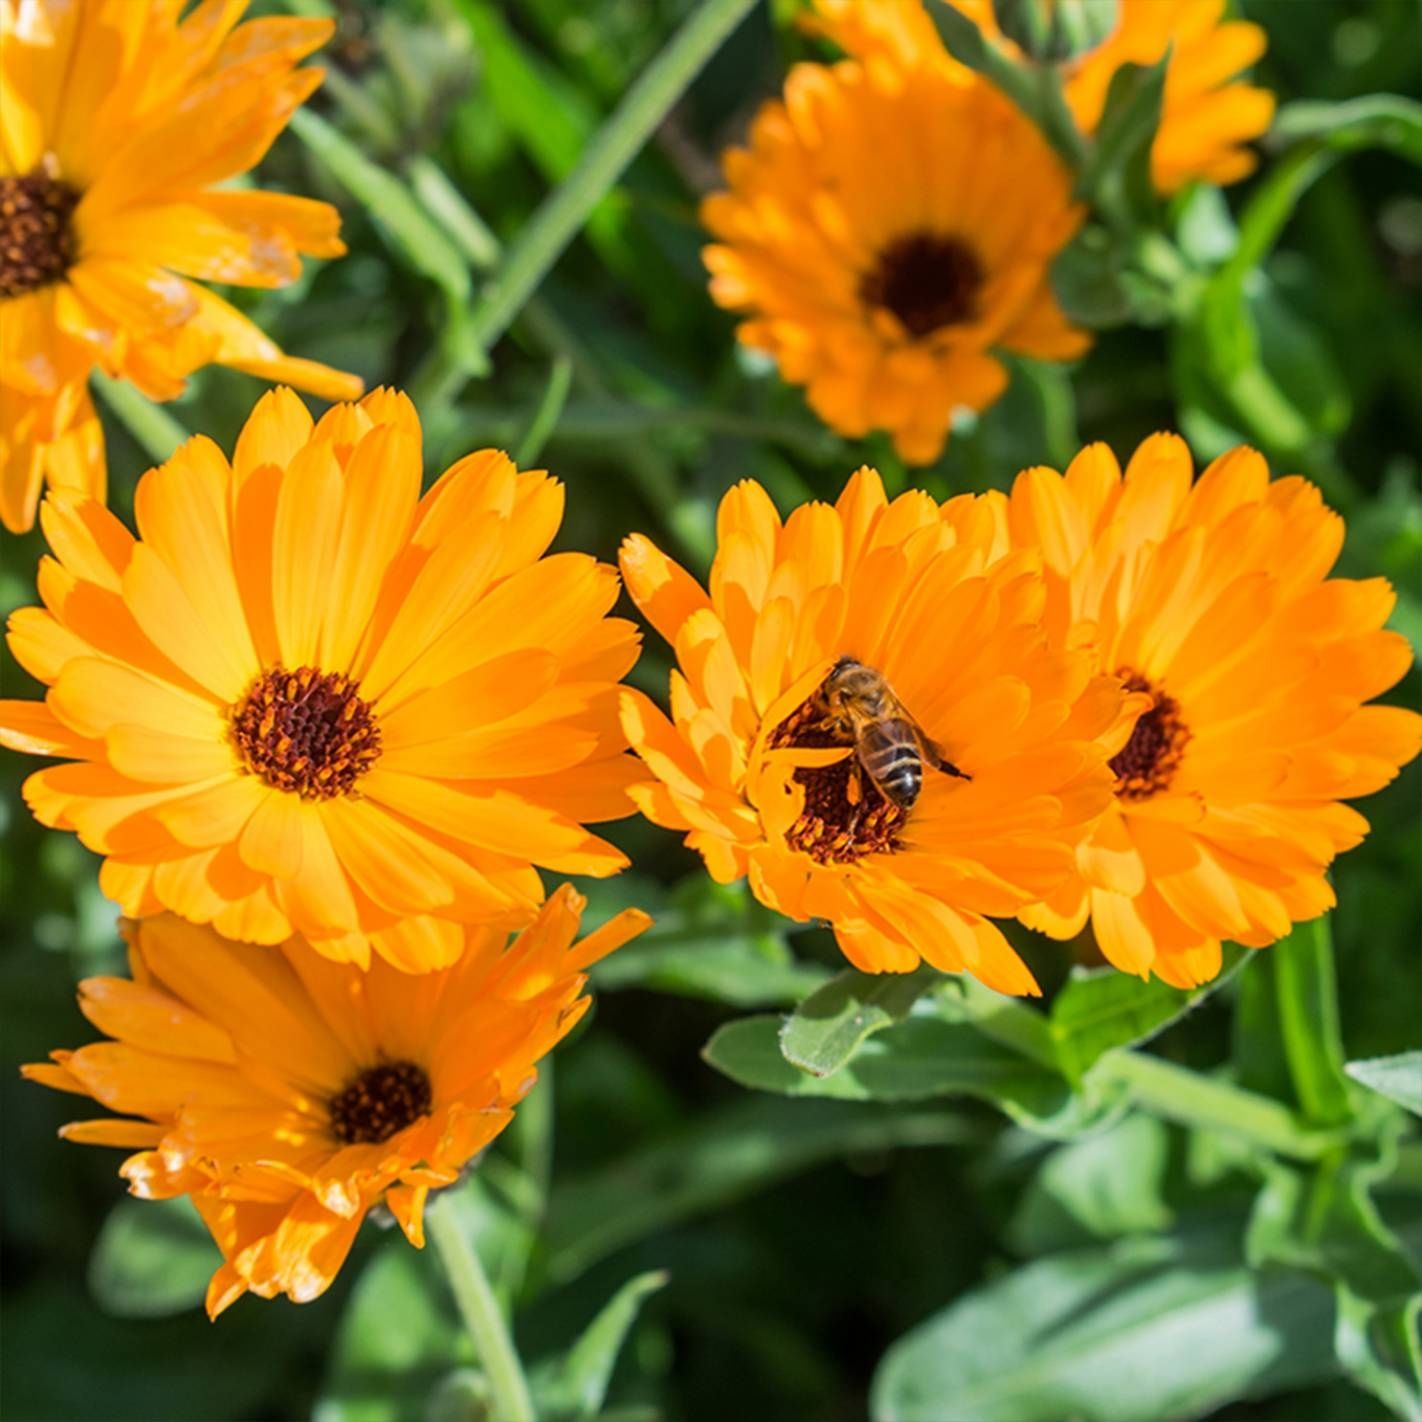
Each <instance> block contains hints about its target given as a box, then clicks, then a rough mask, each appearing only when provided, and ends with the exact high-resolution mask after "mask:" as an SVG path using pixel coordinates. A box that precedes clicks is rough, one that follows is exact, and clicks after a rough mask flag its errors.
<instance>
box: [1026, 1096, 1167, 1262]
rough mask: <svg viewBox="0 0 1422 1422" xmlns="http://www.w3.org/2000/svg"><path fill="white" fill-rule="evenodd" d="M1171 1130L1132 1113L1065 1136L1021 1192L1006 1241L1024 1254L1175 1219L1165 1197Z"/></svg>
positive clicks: (1150, 1228) (1150, 1230)
mask: <svg viewBox="0 0 1422 1422" xmlns="http://www.w3.org/2000/svg"><path fill="white" fill-rule="evenodd" d="M1170 1169H1171V1153H1170V1128H1169V1127H1168V1126H1167V1125H1165V1123H1164V1122H1162V1121H1158V1120H1155V1119H1154V1118H1153V1117H1151V1116H1144V1115H1139V1114H1132V1115H1129V1116H1127V1117H1125V1118H1124V1119H1123V1120H1120V1121H1118V1122H1116V1124H1115V1125H1113V1126H1111V1127H1110V1128H1109V1129H1107V1130H1104V1131H1101V1132H1099V1133H1098V1134H1096V1135H1091V1136H1086V1137H1084V1138H1083V1139H1081V1140H1076V1141H1068V1142H1067V1143H1066V1144H1064V1145H1061V1146H1058V1147H1057V1148H1056V1149H1055V1150H1053V1151H1052V1152H1051V1154H1050V1155H1048V1157H1047V1159H1046V1160H1045V1162H1043V1164H1042V1167H1041V1169H1039V1170H1038V1171H1037V1173H1036V1174H1035V1175H1034V1176H1033V1177H1032V1179H1031V1180H1030V1181H1029V1182H1028V1185H1027V1188H1026V1189H1025V1190H1024V1191H1023V1193H1022V1198H1021V1199H1020V1201H1019V1202H1018V1205H1017V1209H1016V1211H1015V1213H1014V1215H1013V1218H1012V1223H1011V1225H1010V1226H1009V1227H1008V1241H1009V1243H1010V1244H1011V1246H1012V1248H1014V1249H1015V1250H1018V1251H1020V1252H1022V1253H1024V1254H1049V1253H1054V1252H1056V1251H1057V1250H1060V1249H1067V1248H1076V1247H1080V1246H1082V1245H1086V1244H1092V1243H1095V1242H1098V1241H1101V1242H1104V1241H1107V1240H1112V1239H1117V1238H1119V1237H1121V1236H1122V1235H1130V1234H1157V1233H1159V1232H1160V1231H1162V1230H1166V1229H1169V1228H1170V1226H1171V1225H1172V1224H1173V1223H1174V1219H1175V1211H1174V1210H1173V1209H1172V1208H1171V1206H1170V1204H1169V1202H1168V1201H1167V1199H1166V1188H1167V1185H1168V1183H1169V1176H1170Z"/></svg>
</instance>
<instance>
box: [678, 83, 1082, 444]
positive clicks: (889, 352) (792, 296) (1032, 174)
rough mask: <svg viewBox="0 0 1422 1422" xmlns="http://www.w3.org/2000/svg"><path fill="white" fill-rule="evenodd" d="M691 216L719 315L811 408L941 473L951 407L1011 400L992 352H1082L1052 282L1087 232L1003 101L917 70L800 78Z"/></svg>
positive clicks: (1040, 147) (1026, 129)
mask: <svg viewBox="0 0 1422 1422" xmlns="http://www.w3.org/2000/svg"><path fill="white" fill-rule="evenodd" d="M724 167H725V176H726V181H727V184H728V187H729V191H727V192H723V193H716V194H713V195H712V196H710V197H708V198H707V199H706V200H705V201H704V203H703V204H702V208H701V215H702V220H703V221H704V223H705V224H706V226H707V227H708V228H709V230H710V231H711V233H712V235H713V236H714V237H715V238H716V239H717V240H716V243H715V244H714V245H712V246H709V247H707V248H706V249H705V253H704V255H705V259H706V265H707V267H708V268H709V270H710V272H711V295H712V297H713V298H714V299H715V301H716V302H717V303H718V304H719V305H721V306H724V307H727V308H728V309H730V310H732V311H736V312H739V313H742V314H743V317H744V319H743V321H742V323H741V326H740V328H739V338H740V340H741V342H742V343H743V344H744V345H747V346H750V347H752V348H754V349H756V350H760V351H764V352H766V353H767V354H769V355H771V356H772V357H774V359H775V361H776V363H777V365H778V367H779V370H780V374H781V376H782V378H784V379H785V380H787V381H789V382H791V383H792V384H797V385H803V386H805V389H806V396H807V398H808V400H809V403H810V405H811V406H812V407H813V409H814V410H815V413H816V414H818V415H819V416H820V418H821V419H822V420H824V421H825V423H826V424H827V425H829V426H830V427H831V428H832V429H835V430H837V431H839V432H840V433H841V434H845V435H849V436H852V437H858V436H861V435H864V434H867V433H868V432H869V431H870V430H871V429H884V430H887V431H888V432H889V433H890V434H891V435H892V436H893V439H894V444H895V447H896V448H897V450H898V452H899V454H900V455H901V456H902V457H903V458H904V459H905V460H907V461H908V462H910V463H913V464H927V463H931V462H932V461H933V460H935V459H936V458H937V457H938V455H939V453H940V452H941V451H942V449H943V444H944V441H945V440H946V438H947V436H948V429H949V426H950V424H951V422H952V419H953V412H954V410H955V408H959V407H967V408H970V409H974V410H981V409H983V408H985V407H986V406H988V405H990V404H992V402H993V401H994V400H996V399H997V398H998V397H999V396H1000V395H1001V394H1002V392H1003V390H1004V389H1005V388H1006V385H1007V372H1006V370H1005V369H1004V367H1003V365H1002V363H1001V362H1000V361H999V360H998V359H997V358H996V357H995V356H994V355H993V354H992V351H993V350H994V349H1002V350H1007V351H1011V352H1016V353H1018V354H1022V355H1028V356H1037V357H1040V358H1042V359H1046V360H1067V359H1070V358H1072V357H1074V356H1077V355H1080V354H1081V353H1082V352H1083V351H1085V350H1086V348H1087V346H1088V345H1089V343H1090V342H1089V338H1088V336H1087V335H1086V333H1085V332H1083V331H1079V330H1076V329H1075V328H1073V327H1072V326H1070V325H1069V324H1068V323H1067V320H1066V317H1065V316H1064V315H1063V314H1062V311H1061V309H1060V308H1059V307H1058V305H1057V303H1056V299H1055V297H1054V296H1053V294H1052V291H1051V287H1050V285H1049V284H1048V280H1047V270H1048V267H1049V266H1050V264H1051V261H1052V259H1053V258H1054V257H1055V256H1056V254H1057V253H1058V252H1059V251H1060V250H1061V249H1062V248H1063V247H1064V246H1065V245H1066V243H1067V242H1068V240H1069V239H1070V238H1071V236H1072V234H1073V233H1074V232H1075V231H1076V229H1077V227H1078V226H1079V224H1080V222H1081V219H1082V210H1081V209H1080V208H1079V207H1077V206H1075V205H1074V204H1073V203H1072V201H1071V180H1070V177H1069V175H1068V173H1067V171H1066V169H1065V168H1064V167H1063V166H1062V164H1061V163H1060V161H1059V160H1058V159H1057V157H1056V155H1055V154H1054V153H1053V152H1052V151H1051V149H1050V148H1049V147H1048V146H1047V144H1046V141H1045V140H1044V139H1043V138H1042V137H1041V135H1040V134H1039V133H1038V132H1037V130H1036V129H1035V128H1034V127H1033V126H1032V124H1031V123H1030V122H1029V121H1028V120H1027V119H1026V118H1025V117H1024V116H1023V115H1022V114H1021V113H1020V112H1019V111H1018V110H1017V109H1016V108H1014V107H1013V106H1012V104H1010V103H1009V102H1008V101H1007V100H1006V99H1005V98H1004V97H1003V96H1002V95H1001V94H999V93H998V92H997V91H996V90H995V89H993V88H991V87H990V86H989V85H987V84H985V83H981V82H978V81H977V80H975V79H971V80H964V79H961V78H957V77H955V76H950V75H947V74H945V73H944V72H942V71H941V70H939V69H935V68H932V67H929V66H925V65H917V66H909V67H896V66H893V65H883V64H874V65H860V64H857V63H851V62H845V63H842V64H837V65H833V66H825V65H817V64H801V65H797V66H796V67H795V68H794V69H793V70H792V71H791V73H790V75H789V77H788V79H787V80H786V84H785V96H784V101H783V102H781V101H780V100H772V101H770V102H768V103H767V104H766V105H765V106H764V107H763V108H762V109H761V111H760V113H759V115H758V116H757V117H756V119H755V122H754V123H753V125H752V127H751V132H750V143H749V147H748V148H745V149H731V150H730V151H729V152H728V153H727V154H726V156H725V160H724Z"/></svg>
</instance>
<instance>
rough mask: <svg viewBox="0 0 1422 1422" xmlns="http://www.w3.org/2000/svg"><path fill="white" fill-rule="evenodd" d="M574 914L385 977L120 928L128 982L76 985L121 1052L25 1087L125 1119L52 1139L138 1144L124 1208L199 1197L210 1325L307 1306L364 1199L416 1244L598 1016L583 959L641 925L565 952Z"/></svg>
mask: <svg viewBox="0 0 1422 1422" xmlns="http://www.w3.org/2000/svg"><path fill="white" fill-rule="evenodd" d="M583 907H584V901H583V900H582V899H581V898H580V897H579V895H577V894H576V893H574V892H573V890H572V889H571V888H569V887H568V886H566V885H564V886H563V887H562V888H561V889H559V890H558V891H557V892H556V893H555V894H554V895H553V896H552V897H551V898H550V899H549V900H548V902H547V903H546V904H545V905H544V907H543V909H542V910H541V911H540V913H539V915H538V918H537V919H536V920H535V922H534V923H533V924H532V925H531V926H530V927H528V928H527V929H525V930H524V931H523V932H522V933H521V934H520V935H519V936H518V937H517V938H516V939H514V940H513V941H512V942H511V943H509V942H507V941H506V935H504V934H503V933H501V932H498V931H496V930H493V929H471V930H461V933H462V936H463V939H464V942H463V943H462V945H461V946H462V947H463V952H462V954H461V956H460V957H459V959H458V961H457V962H456V963H455V964H454V965H453V966H451V967H448V968H445V969H442V970H441V971H439V972H437V973H432V974H429V975H428V976H425V977H418V978H415V977H409V976H407V975H405V974H403V973H399V972H397V971H395V970H394V969H393V968H391V967H389V966H388V965H387V964H384V963H375V964H374V965H372V967H371V969H370V971H369V972H368V973H362V972H360V970H359V969H357V968H354V967H352V966H350V965H349V964H339V963H332V962H330V961H328V960H327V959H324V958H322V957H320V956H318V955H317V954H315V953H312V952H310V951H309V949H307V948H306V947H305V945H303V944H302V943H301V942H300V940H297V939H293V940H292V941H290V942H288V943H285V944H283V945H282V946H281V948H280V949H275V950H274V949H267V948H258V947H254V946H252V945H250V944H243V943H232V942H230V941H228V940H227V939H224V938H222V937H220V936H219V935H218V934H216V933H215V932H213V930H212V929H210V928H200V927H197V926H195V925H193V924H189V923H185V922H183V921H182V920H181V919H178V918H175V917H174V916H173V915H171V914H162V915H160V916H158V917H156V918H152V919H147V920H145V921H143V922H142V923H136V924H133V923H131V924H129V925H128V937H129V959H130V963H131V967H132V973H133V978H132V981H129V980H127V979H123V978H90V979H88V980H87V981H85V982H83V983H81V984H80V988H79V1003H80V1006H81V1008H82V1009H83V1011H84V1015H85V1016H86V1017H87V1018H88V1019H89V1020H90V1022H92V1023H93V1024H94V1026H96V1027H97V1028H99V1030H100V1031H102V1032H104V1033H107V1034H108V1036H109V1037H111V1038H113V1039H114V1040H112V1041H102V1042H97V1043H94V1044H92V1045H90V1046H86V1047H80V1048H79V1049H78V1050H77V1051H57V1052H54V1053H52V1054H51V1055H52V1057H53V1061H52V1062H47V1063H39V1064H35V1065H32V1066H28V1067H26V1068H25V1069H24V1070H25V1075H26V1076H28V1077H29V1078H30V1079H31V1080H33V1081H38V1082H41V1083H43V1084H44V1085H46V1086H51V1087H55V1088H56V1089H58V1090H60V1091H69V1092H74V1093H76V1094H78V1095H81V1096H91V1097H93V1098H94V1099H95V1100H96V1101H99V1102H101V1103H102V1104H103V1105H105V1106H107V1107H108V1108H109V1109H110V1110H112V1111H116V1112H120V1113H122V1117H126V1118H129V1119H121V1118H118V1117H105V1118H102V1119H99V1120H91V1121H78V1122H75V1123H74V1124H73V1125H70V1126H66V1127H65V1128H64V1129H63V1130H62V1131H61V1134H62V1135H64V1136H67V1137H68V1138H69V1139H70V1140H74V1141H80V1142H84V1143H87V1144H90V1145H107V1146H120V1147H126V1148H128V1149H132V1150H135V1151H137V1152H138V1153H137V1154H135V1155H131V1156H129V1158H128V1159H127V1160H126V1161H125V1162H124V1164H123V1166H122V1168H121V1170H120V1174H121V1175H122V1176H123V1177H124V1178H125V1179H126V1180H127V1181H128V1185H129V1189H130V1191H131V1192H132V1193H133V1194H135V1195H137V1196H139V1197H140V1198H142V1199H147V1200H165V1199H171V1198H173V1197H175V1196H180V1195H188V1196H190V1197H191V1198H192V1201H193V1203H194V1204H195V1205H196V1206H197V1208H198V1211H199V1212H200V1213H201V1215H202V1217H203V1219H204V1221H205V1222H206V1223H207V1227H208V1229H209V1230H211V1232H212V1236H213V1238H214V1240H216V1242H217V1244H218V1246H219V1248H220V1249H221V1250H222V1254H223V1257H224V1261H225V1262H224V1263H223V1265H222V1266H221V1267H220V1268H219V1269H218V1271H217V1273H216V1274H214V1275H213V1278H212V1283H211V1285H210V1287H209V1289H208V1294H207V1308H208V1312H209V1314H211V1315H213V1316H216V1315H217V1314H219V1313H221V1312H222V1310H223V1309H225V1308H227V1307H228V1305H230V1304H232V1303H233V1302H235V1301H236V1300H237V1299H239V1298H240V1297H241V1296H242V1295H243V1294H244V1293H246V1292H247V1291H248V1290H251V1291H252V1292H253V1293H256V1294H259V1295H261V1296H262V1297H263V1298H272V1297H274V1296H275V1295H276V1294H286V1295H287V1296H288V1297H290V1298H291V1299H292V1300H293V1301H295V1302H297V1303H305V1302H307V1301H309V1300H310V1299H313V1298H315V1297H317V1295H319V1294H321V1293H323V1292H324V1291H325V1290H326V1288H327V1287H329V1285H330V1284H331V1282H332V1280H333V1279H334V1278H335V1276H336V1274H337V1272H338V1271H339V1270H340V1267H341V1264H342V1263H343V1262H344V1260H345V1257H346V1254H347V1253H348V1252H349V1250H350V1247H351V1244H352V1242H353V1240H354V1239H355V1235H356V1231H357V1230H358V1229H359V1228H360V1224H361V1221H362V1220H363V1219H364V1217H365V1214H366V1211H367V1210H369V1209H370V1208H371V1207H372V1206H374V1205H376V1204H378V1203H383V1204H385V1205H386V1206H388V1207H389V1209H390V1211H391V1213H392V1214H393V1215H394V1216H395V1218H396V1219H397V1220H398V1221H399V1224H400V1227H401V1229H402V1230H404V1232H405V1235H406V1236H407V1237H408V1239H409V1240H410V1242H411V1243H412V1244H414V1245H416V1246H417V1247H418V1246H420V1245H422V1244H423V1242H424V1209H425V1202H426V1198H427V1196H428V1195H429V1192H430V1190H431V1189H434V1190H438V1189H440V1188H442V1187H443V1186H446V1185H450V1184H452V1183H453V1182H454V1181H455V1180H456V1179H457V1178H458V1176H459V1172H460V1171H461V1169H463V1167H464V1166H465V1165H466V1164H467V1162H468V1161H469V1160H471V1159H472V1158H473V1157H474V1156H475V1155H477V1154H478V1153H479V1152H480V1151H481V1150H483V1149H484V1147H485V1146H487V1145H488V1144H489V1142H490V1141H492V1140H493V1139H494V1137H495V1136H497V1135H498V1134H499V1132H500V1131H502V1130H503V1128H504V1127H505V1126H506V1125H508V1123H509V1121H510V1120H512V1118H513V1112H514V1107H515V1106H516V1105H517V1104H518V1102H519V1101H521V1100H522V1099H523V1097H524V1096H525V1095H526V1094H527V1093H528V1091H529V1089H530V1088H531V1087H532V1086H533V1084H534V1082H535V1081H536V1080H537V1076H538V1072H537V1062H538V1060H539V1059H540V1058H541V1057H543V1056H544V1055H546V1054H547V1053H548V1052H549V1051H551V1050H552V1048H553V1047H554V1046H555V1045H556V1044H557V1042H558V1041H559V1040H560V1039H561V1038H562V1037H564V1036H565V1035H566V1034H567V1033H568V1032H569V1031H570V1030H571V1029H572V1027H573V1026H574V1024H575V1023H576V1022H577V1021H578V1020H579V1018H581V1017H582V1015H583V1013H584V1012H585V1011H586V1010H587V1008H588V1006H589V1004H590V1002H591V999H590V998H588V997H585V996H582V995H581V993H582V988H583V984H584V981H585V979H584V976H583V975H584V973H585V970H586V969H587V968H588V966H589V965H590V964H592V963H595V962H596V961H597V960H598V959H599V958H601V957H603V956H604V955H605V954H607V953H610V952H612V950H613V949H615V948H617V947H619V946H620V945H621V944H623V943H625V942H626V941H627V940H628V939H629V938H632V937H634V936H635V935H636V934H638V933H640V932H642V930H643V929H644V928H646V926H647V924H648V922H649V920H648V918H647V916H646V915H645V914H643V913H641V912H639V911H638V910H636V909H627V910H625V911H623V912H622V913H620V914H619V915H618V916H617V917H616V918H614V919H612V920H611V921H610V922H609V923H607V924H605V925H604V926H603V927H601V928H599V929H597V930H596V931H595V932H593V933H590V934H588V935H587V936H586V937H585V938H583V939H582V940H581V941H580V942H574V938H575V937H576V934H577V931H578V925H579V918H580V915H581V913H582V910H583Z"/></svg>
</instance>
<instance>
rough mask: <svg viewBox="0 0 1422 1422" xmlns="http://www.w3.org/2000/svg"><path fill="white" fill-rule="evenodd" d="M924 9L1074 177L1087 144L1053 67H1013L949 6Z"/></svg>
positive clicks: (956, 53) (937, 1)
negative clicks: (1039, 132) (1031, 124)
mask: <svg viewBox="0 0 1422 1422" xmlns="http://www.w3.org/2000/svg"><path fill="white" fill-rule="evenodd" d="M926 8H927V11H928V16H929V18H930V19H931V20H932V21H933V23H934V26H935V27H936V28H937V30H938V34H939V36H940V38H941V39H942V40H943V45H944V48H945V49H947V51H948V53H949V54H951V55H952V56H953V58H954V59H956V60H957V61H958V62H959V64H964V65H966V66H967V67H968V68H969V69H972V70H975V71H976V72H977V73H979V74H982V75H984V76H985V77H986V78H987V79H988V81H989V82H990V83H991V84H992V85H993V86H994V87H995V88H997V89H1000V90H1001V91H1002V92H1003V93H1004V94H1006V95H1007V97H1008V98H1009V99H1011V100H1012V102H1013V103H1014V104H1016V105H1017V107H1018V108H1019V109H1021V110H1022V112H1023V113H1024V114H1026V115H1027V117H1028V118H1029V119H1031V120H1032V122H1033V123H1034V124H1036V125H1037V127H1038V128H1039V129H1040V130H1041V133H1042V136H1043V137H1044V138H1045V139H1046V140H1047V142H1048V143H1050V144H1051V145H1052V147H1053V148H1055V149H1056V150H1057V152H1058V153H1059V154H1060V155H1061V157H1062V160H1063V162H1065V163H1066V165H1067V167H1068V169H1069V170H1070V171H1072V172H1076V171H1077V170H1078V169H1079V168H1080V167H1081V165H1082V163H1083V162H1084V161H1085V159H1086V154H1087V144H1086V140H1085V139H1084V138H1083V137H1082V136H1081V132H1080V130H1079V129H1078V128H1077V126H1076V120H1075V119H1073V117H1072V114H1071V110H1070V109H1069V108H1068V107H1067V103H1066V99H1065V98H1064V97H1063V94H1062V82H1061V77H1060V76H1059V75H1058V73H1057V71H1056V70H1055V69H1054V68H1052V67H1051V66H1050V65H1035V64H1018V63H1015V62H1014V61H1013V60H1012V59H1010V58H1009V57H1008V56H1007V54H1006V53H1005V52H1004V51H1003V50H1002V49H1001V47H1000V46H998V45H997V44H995V43H994V42H993V41H991V40H989V39H988V38H986V37H985V36H984V35H983V33H982V31H981V30H980V29H978V27H977V25H975V24H974V23H973V22H972V20H970V19H969V18H968V17H967V15H965V14H964V13H963V12H962V11H961V10H959V9H958V8H957V7H956V6H955V5H953V4H951V3H950V0H926Z"/></svg>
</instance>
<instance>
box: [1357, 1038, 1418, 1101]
mask: <svg viewBox="0 0 1422 1422" xmlns="http://www.w3.org/2000/svg"><path fill="white" fill-rule="evenodd" d="M1344 1070H1345V1071H1346V1072H1347V1073H1348V1075H1349V1076H1351V1077H1352V1078H1353V1080H1354V1081H1360V1082H1362V1083H1363V1085H1364V1086H1366V1087H1368V1088H1369V1089H1371V1090H1373V1091H1376V1092H1377V1093H1378V1094H1379V1095H1381V1096H1386V1097H1387V1099H1388V1100H1389V1101H1395V1102H1396V1103H1397V1104H1398V1105H1399V1106H1405V1107H1406V1108H1407V1109H1408V1110H1409V1111H1411V1112H1412V1114H1413V1115H1414V1116H1422V1051H1416V1052H1399V1053H1398V1054H1397V1055H1396V1056H1392V1057H1372V1058H1370V1059H1369V1060H1367V1061H1359V1062H1349V1063H1348V1064H1347V1066H1346V1067H1345V1068H1344Z"/></svg>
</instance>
